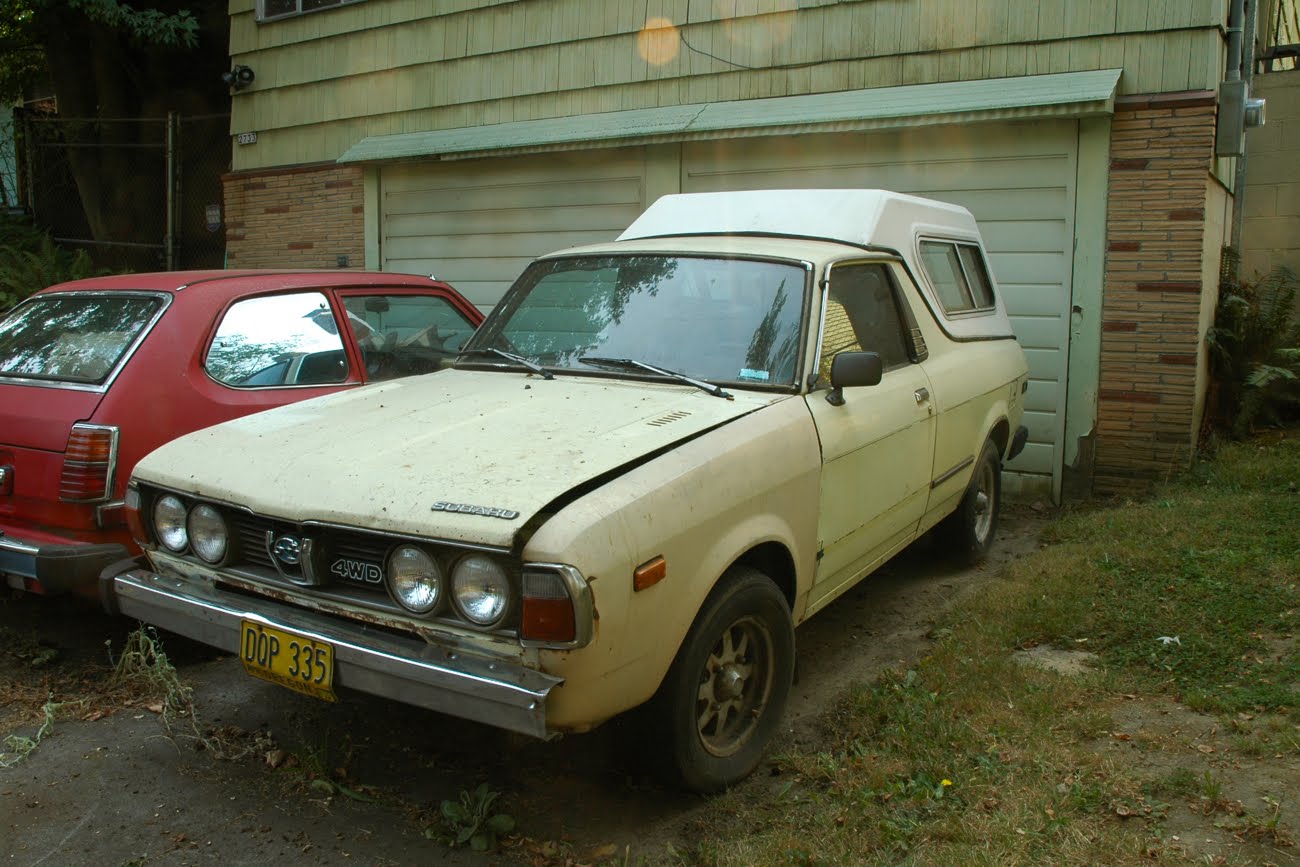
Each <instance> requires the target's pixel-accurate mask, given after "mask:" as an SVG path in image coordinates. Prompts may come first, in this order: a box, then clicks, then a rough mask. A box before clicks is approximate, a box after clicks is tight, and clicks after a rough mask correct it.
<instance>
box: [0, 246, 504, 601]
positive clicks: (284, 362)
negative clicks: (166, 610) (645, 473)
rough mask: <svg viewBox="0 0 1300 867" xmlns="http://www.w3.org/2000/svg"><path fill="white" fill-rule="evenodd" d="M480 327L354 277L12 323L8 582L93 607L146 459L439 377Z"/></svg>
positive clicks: (3, 539)
mask: <svg viewBox="0 0 1300 867" xmlns="http://www.w3.org/2000/svg"><path fill="white" fill-rule="evenodd" d="M482 318H483V317H482V314H481V313H480V312H479V311H478V309H477V308H475V307H474V306H473V305H472V304H470V303H469V302H468V301H466V300H465V299H464V298H463V297H461V295H459V294H458V293H457V292H456V291H455V290H454V289H452V288H451V287H450V286H448V285H447V284H445V283H441V282H438V281H435V280H431V279H429V278H425V277H416V276H410V275H404V274H382V273H366V272H357V271H307V272H304V271H292V272H290V271H284V272H276V271H194V272H175V271H173V272H165V273H157V274H129V275H120V276H115V277H101V278H95V279H91V280H78V281H75V282H72V283H64V284H60V285H58V286H52V287H50V288H48V289H45V290H43V291H41V292H38V293H36V294H35V295H32V296H31V297H30V298H28V299H27V300H25V301H24V302H22V303H21V304H19V305H18V306H17V307H15V308H14V309H13V310H11V311H9V313H8V314H7V315H5V316H4V318H3V319H0V581H2V582H3V583H5V584H7V585H8V586H10V587H13V588H15V589H19V590H27V591H30V592H34V593H42V594H56V593H66V592H80V593H83V594H86V595H94V594H95V593H96V592H97V591H96V579H97V578H98V576H99V573H100V571H101V570H102V569H103V568H104V567H106V566H108V565H110V564H113V563H116V562H118V561H121V560H125V559H129V558H130V557H133V556H134V555H135V554H137V553H138V548H137V547H136V545H135V543H134V542H132V540H131V536H130V532H129V531H128V529H127V526H126V520H125V513H124V511H123V508H122V500H123V495H124V493H125V490H126V482H127V478H128V477H129V476H130V474H131V470H132V468H133V467H134V466H135V464H136V462H137V461H138V460H140V458H142V457H144V456H145V455H146V454H148V453H149V452H151V451H153V450H154V449H155V448H157V447H158V446H160V445H162V444H163V443H165V442H167V441H168V440H171V439H173V438H175V437H178V436H180V435H181V434H184V433H188V432H190V431H193V430H198V429H199V428H204V427H207V426H209V425H212V424H216V423H217V422H221V421H226V420H227V419H231V418H235V417H237V416H242V415H247V414H249V413H253V412H258V411H259V410H263V409H269V408H270V407H275V406H281V405H283V404H286V403H292V402H294V401H299V400H304V399H306V398H310V397H316V396H318V395H323V394H329V393H331V392H335V391H339V390H342V389H345V388H352V387H355V386H358V385H364V384H365V383H367V382H376V381H380V380H385V379H393V378H396V377H399V376H409V375H413V374H419V373H427V372H430V371H433V370H436V369H438V367H439V362H440V361H441V360H442V359H443V358H446V357H448V356H451V355H454V354H455V353H456V352H457V351H458V350H459V349H460V347H461V344H462V343H464V342H465V340H466V339H467V338H468V337H469V336H470V334H472V333H473V331H474V329H475V328H476V327H477V326H478V323H479V322H480V321H481V320H482Z"/></svg>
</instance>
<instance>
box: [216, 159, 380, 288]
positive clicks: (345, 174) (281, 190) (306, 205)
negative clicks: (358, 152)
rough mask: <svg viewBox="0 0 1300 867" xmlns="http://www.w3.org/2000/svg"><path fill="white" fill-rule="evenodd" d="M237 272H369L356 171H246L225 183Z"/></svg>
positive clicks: (331, 167)
mask: <svg viewBox="0 0 1300 867" xmlns="http://www.w3.org/2000/svg"><path fill="white" fill-rule="evenodd" d="M221 181H222V186H223V187H224V189H225V200H226V260H227V266H228V267H230V268H338V267H340V265H339V261H340V259H339V257H341V256H342V257H346V262H347V264H346V265H345V266H343V267H347V268H361V267H362V265H363V264H364V263H365V227H364V222H363V213H364V210H365V209H364V194H363V182H362V178H361V169H360V168H358V167H356V166H337V165H335V164H333V163H328V164H325V165H321V166H302V167H298V168H292V169H273V170H269V171H259V172H240V173H238V174H230V175H225V176H224V177H223V178H222V179H221Z"/></svg>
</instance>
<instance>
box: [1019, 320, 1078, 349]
mask: <svg viewBox="0 0 1300 867" xmlns="http://www.w3.org/2000/svg"><path fill="white" fill-rule="evenodd" d="M1011 326H1012V327H1013V328H1014V329H1015V331H1016V338H1017V339H1018V340H1019V341H1020V345H1021V346H1022V347H1023V348H1025V349H1040V350H1044V351H1054V350H1056V349H1057V348H1058V347H1060V345H1061V340H1062V338H1064V337H1065V335H1064V334H1062V333H1061V332H1062V329H1063V328H1064V320H1063V319H1062V318H1061V317H1060V316H1012V317H1011Z"/></svg>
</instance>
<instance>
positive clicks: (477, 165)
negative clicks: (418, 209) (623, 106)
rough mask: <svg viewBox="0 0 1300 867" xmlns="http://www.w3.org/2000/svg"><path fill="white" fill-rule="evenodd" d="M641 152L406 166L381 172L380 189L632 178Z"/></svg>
mask: <svg viewBox="0 0 1300 867" xmlns="http://www.w3.org/2000/svg"><path fill="white" fill-rule="evenodd" d="M644 162H645V152H644V150H643V149H642V148H620V149H603V150H593V151H573V152H568V153H555V154H546V155H545V156H522V157H510V158H493V159H475V160H456V161H454V162H447V163H437V162H435V163H407V164H403V165H393V166H386V167H385V168H384V186H385V188H386V189H389V190H392V191H393V192H408V191H451V190H457V189H462V190H477V189H480V188H481V187H483V186H484V181H485V179H488V180H489V185H496V186H504V187H524V186H529V185H533V184H543V185H548V184H549V185H556V184H563V183H569V182H573V181H578V182H582V181H602V180H606V179H612V178H620V177H621V178H636V177H640V176H641V174H642V171H643V169H642V165H643V163H644Z"/></svg>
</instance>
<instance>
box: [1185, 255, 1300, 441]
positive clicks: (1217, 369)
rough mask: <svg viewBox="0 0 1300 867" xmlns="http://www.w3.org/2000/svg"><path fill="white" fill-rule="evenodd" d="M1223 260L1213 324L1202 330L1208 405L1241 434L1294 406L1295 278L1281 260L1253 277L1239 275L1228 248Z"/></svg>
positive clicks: (1299, 376)
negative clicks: (1210, 383)
mask: <svg viewBox="0 0 1300 867" xmlns="http://www.w3.org/2000/svg"><path fill="white" fill-rule="evenodd" d="M1223 262H1224V265H1223V270H1222V272H1221V275H1220V281H1219V304H1218V308H1217V309H1216V311H1215V319H1214V327H1212V328H1211V329H1210V330H1209V332H1208V334H1207V335H1206V340H1207V343H1208V346H1209V350H1210V365H1211V372H1212V374H1213V376H1214V393H1213V403H1212V405H1211V410H1212V414H1213V420H1214V423H1215V425H1216V426H1217V427H1219V428H1222V429H1225V430H1226V431H1227V432H1228V433H1229V434H1230V435H1231V436H1233V437H1235V438H1241V437H1244V436H1246V435H1248V434H1249V433H1250V432H1251V430H1253V429H1254V428H1255V427H1257V426H1259V425H1263V424H1277V423H1279V422H1281V421H1283V420H1285V419H1288V418H1291V417H1294V416H1295V415H1296V414H1297V412H1300V322H1297V321H1296V298H1297V291H1298V290H1300V283H1297V280H1296V275H1295V273H1294V272H1293V271H1291V270H1290V269H1289V268H1287V267H1285V266H1281V265H1279V266H1277V267H1276V268H1274V269H1273V270H1272V271H1270V272H1269V273H1268V274H1266V275H1265V276H1264V277H1262V278H1260V279H1259V280H1258V281H1257V282H1254V283H1251V282H1248V281H1243V280H1241V279H1240V278H1239V277H1238V275H1237V266H1238V257H1237V254H1236V252H1235V251H1234V250H1231V249H1228V250H1225V251H1224V256H1223Z"/></svg>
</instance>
